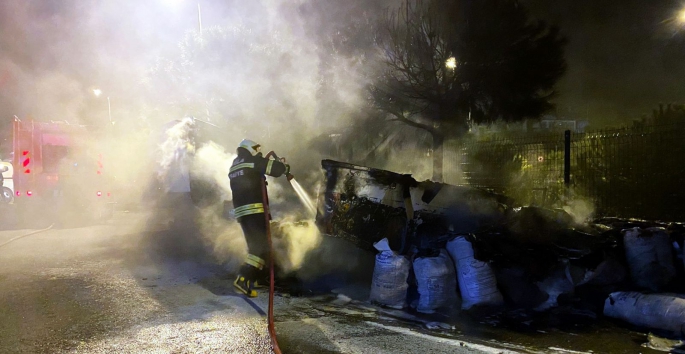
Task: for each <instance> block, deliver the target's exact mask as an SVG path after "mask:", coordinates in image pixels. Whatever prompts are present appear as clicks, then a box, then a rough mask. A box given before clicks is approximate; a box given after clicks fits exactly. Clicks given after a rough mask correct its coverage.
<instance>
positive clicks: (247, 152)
mask: <svg viewBox="0 0 685 354" xmlns="http://www.w3.org/2000/svg"><path fill="white" fill-rule="evenodd" d="M260 151H261V148H260V145H259V144H257V143H255V142H254V141H252V140H247V139H246V140H243V141H242V142H240V145H239V146H238V149H237V152H238V157H236V158H235V160H233V164H232V166H231V169H230V172H229V174H228V177H229V179H230V181H231V191H232V192H233V208H234V209H233V211H234V214H235V217H236V218H237V219H238V222H239V223H240V226H241V227H242V229H243V234H244V235H245V240H246V241H247V247H248V255H247V259H246V261H245V264H243V266H242V267H241V268H240V273H239V274H238V276H237V277H236V280H235V282H233V285H234V286H235V287H236V289H238V290H239V291H240V292H242V293H243V294H245V295H247V296H249V297H255V296H257V291H256V290H255V289H254V288H255V280H256V278H257V276H258V275H259V274H260V272H261V270H262V269H263V268H264V267H265V266H266V256H267V254H268V240H267V227H268V224H267V216H266V215H265V214H264V212H265V205H264V203H268V197H267V195H266V180H265V179H266V177H265V175H269V176H273V177H279V176H282V175H284V174H285V175H289V173H290V166H289V165H287V164H285V163H284V161H285V160H281V161H278V160H274V159H269V158H266V157H263V156H262V153H261V152H260ZM267 206H268V204H267ZM267 210H268V209H267ZM268 217H269V219H270V216H268ZM272 281H273V279H272Z"/></svg>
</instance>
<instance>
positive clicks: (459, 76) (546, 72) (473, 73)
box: [369, 0, 566, 181]
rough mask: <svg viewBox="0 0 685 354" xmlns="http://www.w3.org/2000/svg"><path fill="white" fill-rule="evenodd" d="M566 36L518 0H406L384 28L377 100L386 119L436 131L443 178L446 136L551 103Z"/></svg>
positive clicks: (436, 175)
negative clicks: (531, 16) (532, 17)
mask: <svg viewBox="0 0 685 354" xmlns="http://www.w3.org/2000/svg"><path fill="white" fill-rule="evenodd" d="M565 42H566V41H565V39H564V38H563V37H562V36H561V35H560V34H559V31H558V29H557V28H556V27H554V26H548V25H547V24H545V23H544V22H541V21H531V20H530V19H529V17H528V14H527V11H526V10H525V9H524V8H523V7H522V6H521V5H520V4H518V2H517V1H514V0H478V1H474V0H406V1H405V2H404V3H403V4H402V5H401V6H400V7H398V8H396V9H394V10H389V11H388V12H387V13H386V15H385V17H384V19H383V21H382V22H381V25H380V26H379V28H378V31H377V36H376V45H377V49H378V50H379V53H380V55H379V58H380V59H379V65H380V66H379V68H378V69H379V70H378V71H377V74H376V75H375V77H374V78H373V81H372V83H371V84H370V86H369V89H370V92H371V101H372V103H373V105H374V106H375V107H376V108H377V109H379V110H380V111H381V112H383V113H384V114H385V118H386V119H389V120H392V121H399V122H402V123H404V124H408V125H410V126H413V127H415V128H417V129H423V130H426V131H428V132H429V133H430V135H431V136H432V138H433V179H434V180H437V181H441V180H442V158H443V150H442V145H443V142H444V141H445V139H446V138H448V137H459V136H461V135H463V134H464V133H466V132H467V131H468V127H469V124H477V123H486V122H493V121H496V120H504V121H516V120H521V119H524V118H533V117H539V116H540V115H541V114H542V113H544V112H545V111H547V110H549V109H550V108H552V104H551V103H550V99H551V98H552V97H554V95H555V91H554V85H555V84H556V82H557V80H558V79H559V78H560V77H561V76H562V75H563V73H564V70H565V60H564V56H563V46H564V44H565Z"/></svg>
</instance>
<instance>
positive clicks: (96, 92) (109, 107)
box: [93, 88, 112, 124]
mask: <svg viewBox="0 0 685 354" xmlns="http://www.w3.org/2000/svg"><path fill="white" fill-rule="evenodd" d="M93 94H94V95H95V97H100V95H102V90H100V89H98V88H96V89H93ZM107 115H108V116H109V124H112V102H111V101H110V99H109V96H107Z"/></svg>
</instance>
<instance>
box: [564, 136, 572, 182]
mask: <svg viewBox="0 0 685 354" xmlns="http://www.w3.org/2000/svg"><path fill="white" fill-rule="evenodd" d="M570 184H571V131H570V130H567V131H565V132H564V186H565V187H566V193H567V195H568V187H569V185H570Z"/></svg>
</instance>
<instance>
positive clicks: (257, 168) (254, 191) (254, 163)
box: [228, 148, 287, 220]
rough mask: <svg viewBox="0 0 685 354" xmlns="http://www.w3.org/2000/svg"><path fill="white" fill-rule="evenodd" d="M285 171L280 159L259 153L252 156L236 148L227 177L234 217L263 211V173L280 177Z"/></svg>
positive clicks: (244, 150) (242, 149)
mask: <svg viewBox="0 0 685 354" xmlns="http://www.w3.org/2000/svg"><path fill="white" fill-rule="evenodd" d="M286 172H287V168H286V165H285V164H284V163H282V162H280V161H276V160H271V159H267V158H264V157H263V156H262V154H261V153H259V154H257V155H255V156H252V154H250V152H249V151H247V150H246V149H244V148H238V157H236V158H235V160H233V165H232V166H231V169H230V172H229V173H228V178H230V180H231V191H232V192H233V208H235V209H234V213H235V217H236V218H238V219H239V220H240V218H241V217H243V216H247V215H251V214H259V213H264V204H263V198H262V179H263V178H264V175H269V176H273V177H280V176H282V175H283V174H284V173H286Z"/></svg>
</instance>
